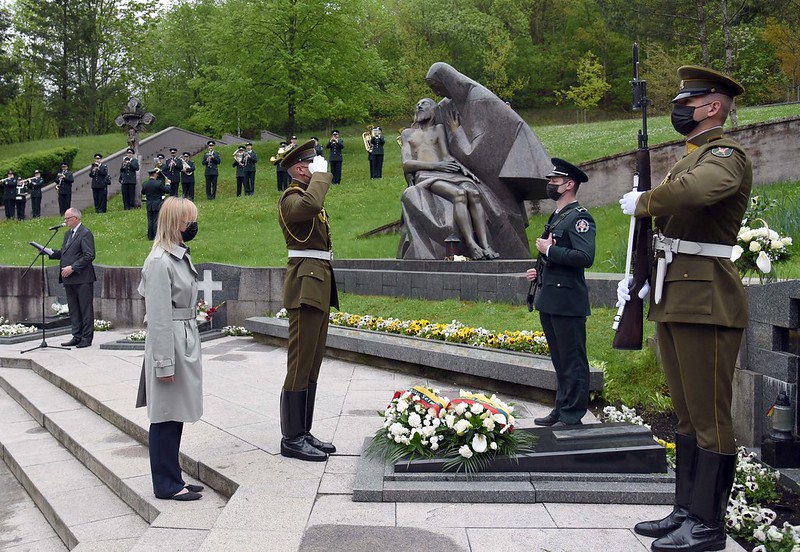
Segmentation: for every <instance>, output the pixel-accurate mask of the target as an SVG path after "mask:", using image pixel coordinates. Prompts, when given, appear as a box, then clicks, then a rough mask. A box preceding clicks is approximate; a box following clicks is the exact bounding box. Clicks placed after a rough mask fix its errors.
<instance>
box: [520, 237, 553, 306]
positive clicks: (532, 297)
mask: <svg viewBox="0 0 800 552" xmlns="http://www.w3.org/2000/svg"><path fill="white" fill-rule="evenodd" d="M550 230H551V227H550V224H545V225H544V232H542V239H543V240H546V239H547V237H548V236H549V235H550ZM545 264H546V262H545V260H544V259H543V258H542V254H541V253H539V256H538V257H536V264H535V265H533V268H535V269H536V279H535V280H533V281H532V282H531V285H530V286H528V297H527V298H526V300H525V302H526V303H527V305H528V312H533V306H534V304H535V303H536V292H537V291H539V288H540V287H542V270H543V269H544V267H545Z"/></svg>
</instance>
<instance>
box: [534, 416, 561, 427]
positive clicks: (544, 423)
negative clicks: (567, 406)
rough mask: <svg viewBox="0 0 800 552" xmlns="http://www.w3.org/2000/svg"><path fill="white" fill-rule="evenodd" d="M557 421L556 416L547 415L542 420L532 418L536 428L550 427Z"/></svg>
mask: <svg viewBox="0 0 800 552" xmlns="http://www.w3.org/2000/svg"><path fill="white" fill-rule="evenodd" d="M557 421H558V416H555V415H553V414H548V415H547V416H545V417H544V418H534V419H533V423H534V424H536V425H538V426H551V425H553V424H555V423H556V422H557Z"/></svg>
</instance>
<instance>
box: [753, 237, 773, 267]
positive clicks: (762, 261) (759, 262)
mask: <svg viewBox="0 0 800 552" xmlns="http://www.w3.org/2000/svg"><path fill="white" fill-rule="evenodd" d="M753 243H756V242H753ZM756 266H757V267H758V269H759V270H760V271H761V272H763V273H764V274H767V273H769V272H771V271H772V261H770V260H769V257H768V256H767V254H766V253H764V252H763V251H762V252H761V253H759V254H758V258H757V259H756Z"/></svg>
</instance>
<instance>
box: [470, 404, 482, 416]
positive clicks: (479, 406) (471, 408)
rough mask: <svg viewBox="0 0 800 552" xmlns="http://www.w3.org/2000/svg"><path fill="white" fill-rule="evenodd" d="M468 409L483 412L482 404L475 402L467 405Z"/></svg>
mask: <svg viewBox="0 0 800 552" xmlns="http://www.w3.org/2000/svg"><path fill="white" fill-rule="evenodd" d="M469 411H470V412H472V413H473V414H480V413H481V412H483V405H482V404H480V403H475V404H473V405H472V406H470V407H469Z"/></svg>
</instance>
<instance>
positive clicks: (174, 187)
mask: <svg viewBox="0 0 800 552" xmlns="http://www.w3.org/2000/svg"><path fill="white" fill-rule="evenodd" d="M179 185H180V181H179V180H178V179H177V178H176V179H174V180H170V181H169V195H170V196H172V197H178V186H179Z"/></svg>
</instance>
